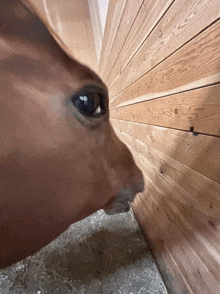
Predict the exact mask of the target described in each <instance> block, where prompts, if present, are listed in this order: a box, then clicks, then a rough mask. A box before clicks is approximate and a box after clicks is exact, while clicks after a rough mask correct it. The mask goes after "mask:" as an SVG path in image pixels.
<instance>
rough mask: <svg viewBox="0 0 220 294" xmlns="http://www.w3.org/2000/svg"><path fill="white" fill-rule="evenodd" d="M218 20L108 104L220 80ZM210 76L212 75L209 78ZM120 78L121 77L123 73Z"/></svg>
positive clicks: (138, 99) (147, 97)
mask: <svg viewBox="0 0 220 294" xmlns="http://www.w3.org/2000/svg"><path fill="white" fill-rule="evenodd" d="M219 24H220V22H219V21H218V22H216V23H215V24H213V25H212V26H211V27H209V28H208V29H207V30H205V31H204V32H203V33H201V34H200V35H199V36H197V37H196V38H195V39H193V40H192V41H191V42H189V43H187V44H186V45H185V46H184V47H182V48H181V49H180V50H178V51H177V52H176V53H175V54H173V55H172V56H170V57H169V58H168V59H166V60H165V61H164V62H162V63H161V64H159V65H158V66H157V67H155V68H154V69H153V70H151V71H150V72H149V73H146V74H145V75H144V76H143V77H141V78H140V79H139V80H138V81H136V82H135V83H133V84H131V85H130V86H129V87H128V88H127V89H125V90H124V91H123V92H122V93H121V94H119V95H118V96H117V97H115V99H113V100H112V101H110V107H111V108H113V107H116V106H119V105H120V106H122V105H123V102H124V105H126V104H127V102H128V101H129V100H131V101H130V103H132V102H133V103H134V102H139V101H143V100H149V99H152V98H155V97H161V96H166V95H170V94H173V93H178V92H181V91H184V90H186V89H189V86H191V87H194V88H196V87H198V86H199V87H201V86H205V85H207V84H209V83H210V82H212V81H213V80H214V81H216V80H217V81H220V75H219V71H220V61H219V48H220V36H219ZM210 77H212V79H211V80H210ZM120 79H123V80H124V78H123V74H122V75H121V76H120ZM120 79H119V80H118V82H119V84H118V85H119V86H120V85H121V84H120ZM201 82H202V83H201ZM112 91H113V92H112ZM112 91H111V90H110V96H111V97H113V96H114V94H115V93H116V92H115V88H114V89H112Z"/></svg>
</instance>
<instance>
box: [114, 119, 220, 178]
mask: <svg viewBox="0 0 220 294" xmlns="http://www.w3.org/2000/svg"><path fill="white" fill-rule="evenodd" d="M111 123H112V125H113V127H115V128H117V129H119V130H121V131H123V132H125V133H127V134H129V135H130V136H133V137H134V138H136V139H138V140H140V141H142V142H144V143H145V144H146V145H147V146H150V147H153V148H155V149H157V150H159V151H161V152H162V153H164V154H166V155H168V156H170V157H171V158H173V159H175V160H177V161H179V162H181V163H183V164H184V165H186V166H188V167H190V168H191V169H193V170H195V171H197V172H199V173H201V174H203V175H204V176H206V177H208V178H210V179H212V180H214V181H216V182H218V183H219V182H220V173H219V162H220V138H219V137H214V136H207V135H202V134H199V135H198V136H194V135H193V133H192V132H185V131H179V130H174V129H168V128H163V127H157V126H152V125H147V124H141V123H135V122H130V121H122V120H118V119H111Z"/></svg>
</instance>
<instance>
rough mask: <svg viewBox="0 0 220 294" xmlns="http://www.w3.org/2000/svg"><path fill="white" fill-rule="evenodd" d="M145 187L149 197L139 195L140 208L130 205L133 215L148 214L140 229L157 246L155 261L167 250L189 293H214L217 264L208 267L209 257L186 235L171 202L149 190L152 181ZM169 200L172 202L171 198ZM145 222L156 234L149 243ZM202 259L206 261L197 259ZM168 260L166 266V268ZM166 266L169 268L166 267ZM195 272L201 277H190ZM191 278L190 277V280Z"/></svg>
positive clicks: (159, 193)
mask: <svg viewBox="0 0 220 294" xmlns="http://www.w3.org/2000/svg"><path fill="white" fill-rule="evenodd" d="M148 185H149V186H151V193H150V194H149V192H147V193H146V194H145V195H140V196H139V198H142V202H141V205H140V204H139V205H138V206H137V204H136V205H135V206H134V205H133V208H134V209H135V212H136V213H137V214H138V213H139V211H142V213H143V211H144V212H146V211H148V212H149V217H150V219H146V221H147V222H146V223H145V225H144V227H145V230H146V232H147V237H148V239H149V238H150V239H151V241H152V243H153V246H157V247H156V248H155V247H153V249H154V252H155V250H156V253H155V254H156V256H157V254H160V256H159V258H162V256H163V253H164V247H165V246H167V247H168V249H169V250H170V253H171V255H172V257H173V259H174V260H175V262H176V264H177V267H176V266H175V268H174V270H175V269H176V268H178V269H180V270H181V272H182V275H183V276H184V278H185V280H186V281H187V284H189V285H190V288H191V289H192V292H193V293H200V291H201V290H202V288H203V287H205V289H206V291H207V289H212V287H213V286H214V288H215V289H216V287H218V283H217V279H218V278H219V274H218V273H217V272H218V268H219V263H218V262H216V260H214V262H215V264H212V263H211V262H210V258H211V257H212V256H210V254H208V252H207V250H206V249H205V248H204V247H202V246H201V244H200V243H199V242H197V243H195V241H196V237H195V235H194V232H191V233H189V231H187V230H185V228H184V227H182V225H183V223H181V222H180V220H179V215H178V212H176V213H175V212H174V211H173V209H172V206H171V205H172V202H171V201H169V199H167V197H166V193H162V192H158V191H157V190H156V189H155V185H154V187H153V186H152V178H151V179H148ZM171 193H172V192H171ZM172 196H173V197H174V198H175V194H173V195H172ZM149 221H150V223H151V226H155V227H156V228H157V230H158V235H156V236H153V239H152V235H151V233H150V232H149V230H148V226H149ZM197 221H199V220H197ZM142 223H143V216H142ZM200 230H201V228H200ZM148 233H149V234H148ZM197 233H198V231H197ZM158 239H159V240H160V239H162V240H161V241H159V244H161V243H162V244H163V246H162V248H161V246H160V247H158ZM192 245H193V247H192ZM194 246H196V247H194ZM161 249H162V252H161ZM198 254H199V255H198ZM202 255H203V256H204V257H206V258H203V259H201V257H202ZM170 258H171V257H170ZM170 258H169V259H170ZM169 259H168V260H167V262H168V263H169V264H170V260H169ZM167 266H168V268H169V265H167ZM198 271H201V272H200V273H201V277H200V276H199V275H198V276H195V277H194V275H193V273H196V272H198ZM191 275H193V278H192V279H191ZM174 276H175V275H174ZM207 277H208V279H207ZM210 279H211V280H212V284H210ZM207 285H208V286H207ZM180 293H181V292H180ZM201 293H209V292H201ZM211 293H212V292H211Z"/></svg>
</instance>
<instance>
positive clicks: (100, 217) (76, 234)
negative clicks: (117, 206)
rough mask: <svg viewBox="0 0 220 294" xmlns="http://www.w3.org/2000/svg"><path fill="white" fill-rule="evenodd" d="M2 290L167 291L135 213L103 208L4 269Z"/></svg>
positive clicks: (45, 293) (19, 293) (46, 293)
mask: <svg viewBox="0 0 220 294" xmlns="http://www.w3.org/2000/svg"><path fill="white" fill-rule="evenodd" d="M0 293H1V294H12V293H13V294H23V293H25V294H29V293H30V294H33V293H34V294H52V293H54V294H66V293H74V294H75V293H76V294H101V293H103V294H110V293H111V294H119V293H121V294H145V293H149V294H153V293H157V294H165V293H166V294H167V291H166V289H165V286H164V284H163V282H162V280H161V277H160V274H159V272H158V270H157V268H156V265H155V263H154V261H153V258H152V256H151V254H150V252H149V250H148V248H147V245H146V243H145V241H144V239H143V237H142V234H141V232H140V229H139V226H138V224H137V221H136V219H135V218H134V215H133V213H132V212H131V211H130V212H128V213H124V214H119V215H114V216H107V215H106V214H105V213H104V212H103V211H102V210H100V211H98V212H97V213H95V214H93V215H92V216H90V217H88V218H86V219H85V220H83V221H81V222H78V223H75V224H74V225H72V226H71V227H70V228H69V229H68V230H67V231H65V232H64V233H63V234H62V235H61V236H59V238H57V239H56V240H55V241H53V242H52V243H50V244H49V245H48V246H46V247H44V248H43V249H42V250H41V251H39V252H38V253H37V254H35V255H33V256H30V257H28V258H27V259H25V260H23V261H21V262H18V263H17V264H15V265H13V266H11V267H9V268H7V269H4V270H1V271H0Z"/></svg>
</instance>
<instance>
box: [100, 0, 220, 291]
mask: <svg viewBox="0 0 220 294" xmlns="http://www.w3.org/2000/svg"><path fill="white" fill-rule="evenodd" d="M219 14H220V11H219V1H218V0H127V1H125V0H110V2H109V9H108V15H107V23H106V29H105V32H104V38H103V45H102V51H101V58H100V64H99V72H100V75H101V77H102V78H103V80H104V81H105V82H106V84H107V86H108V87H109V93H110V109H111V113H110V117H111V122H112V125H113V126H114V128H115V131H116V133H117V135H118V136H119V138H120V139H121V140H123V141H124V142H125V143H126V144H127V146H128V147H129V148H130V149H131V150H132V152H133V154H134V157H135V159H136V162H137V164H138V165H139V166H140V168H141V169H142V171H143V173H144V177H145V191H144V193H142V194H139V195H138V196H137V197H136V199H135V201H134V203H133V209H134V212H135V215H136V217H137V219H138V221H139V223H140V226H141V228H142V231H143V233H144V235H145V237H146V239H147V241H148V242H149V244H150V246H151V249H152V252H153V254H154V257H155V259H156V262H157V264H158V267H159V269H160V272H161V274H162V276H163V278H164V282H165V284H166V286H167V288H168V291H169V293H173V294H178V293H181V294H186V293H190V294H197V293H198V294H207V293H212V294H217V293H219V286H218V283H219V282H220V239H219V212H220V201H219V182H220V173H219V159H220V158H219V155H220V153H219V151H220V150H219V147H220V141H219V136H220V124H219V97H220V88H219V82H220V76H219V70H220V63H219V48H220V40H219V32H220V31H219Z"/></svg>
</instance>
